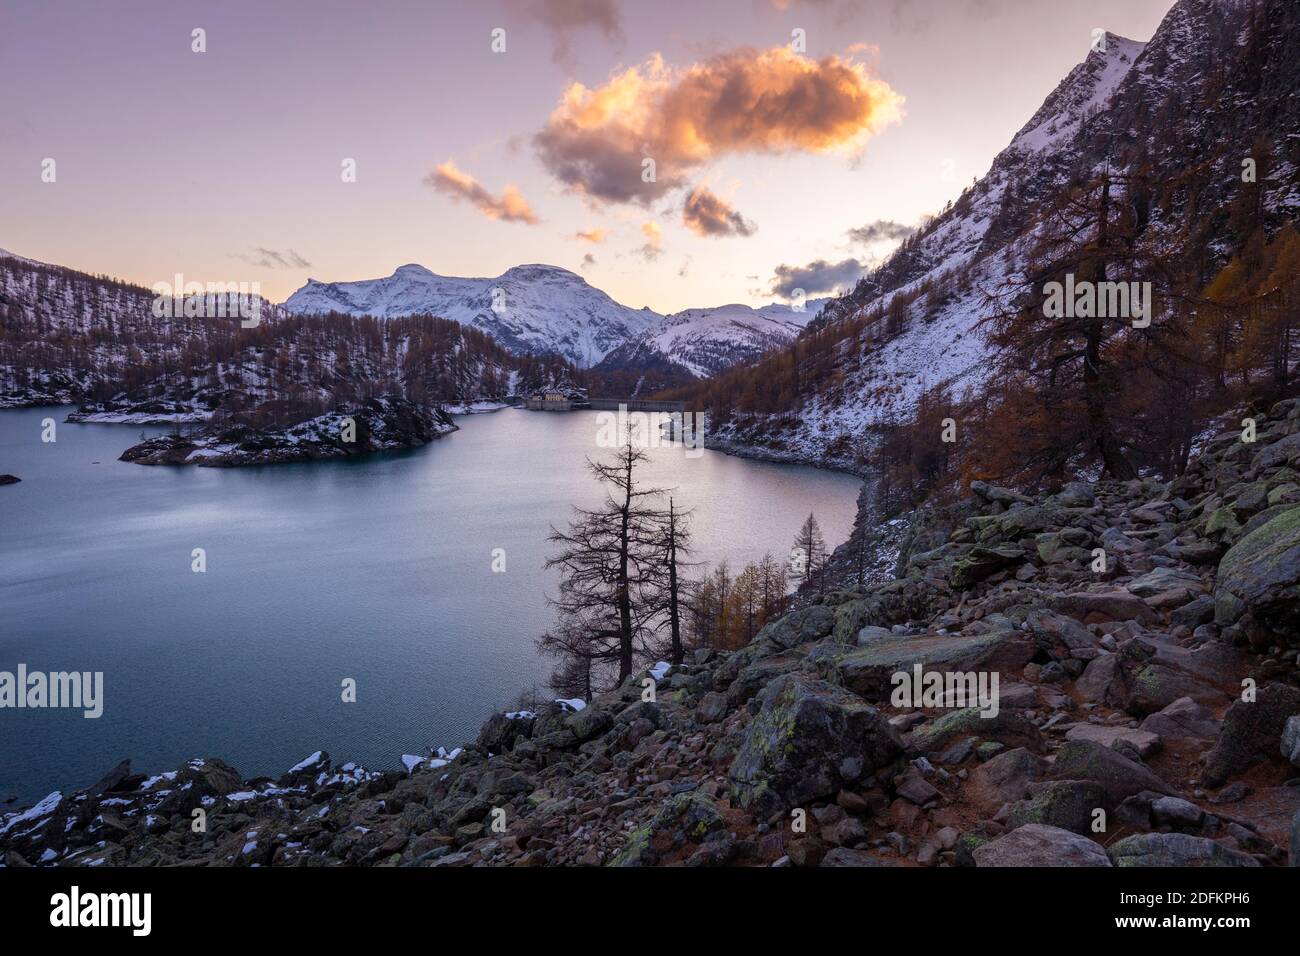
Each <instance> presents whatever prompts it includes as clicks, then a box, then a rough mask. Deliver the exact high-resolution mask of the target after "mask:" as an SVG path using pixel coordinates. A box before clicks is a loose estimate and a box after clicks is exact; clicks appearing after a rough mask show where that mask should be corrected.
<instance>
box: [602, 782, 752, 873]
mask: <svg viewBox="0 0 1300 956" xmlns="http://www.w3.org/2000/svg"><path fill="white" fill-rule="evenodd" d="M725 828H726V821H725V820H724V819H723V817H722V813H721V811H719V810H718V807H717V804H715V803H714V802H713V801H712V800H711V799H710V798H709V797H708V796H706V795H705V794H703V793H701V792H700V791H698V790H692V791H690V792H689V793H679V794H677V795H676V796H675V797H672V798H671V799H670V800H669V801H668V802H667V803H665V804H664V805H663V807H662V808H661V809H660V810H659V812H658V813H656V814H655V816H654V819H653V820H651V821H650V823H649V824H647V825H646V826H644V827H641V828H640V829H638V830H636V831H635V832H634V833H633V834H632V835H631V836H630V837H628V841H627V844H626V846H624V848H623V850H622V851H621V852H620V853H619V854H618V855H617V856H615V857H614V858H613V859H612V860H610V862H609V864H608V865H609V866H618V867H628V866H653V865H654V864H656V863H658V862H659V860H660V858H661V857H662V856H663V855H664V854H667V853H672V852H674V851H678V850H681V849H683V848H684V847H686V846H687V845H688V844H698V843H702V842H703V841H704V840H705V838H706V837H708V836H709V835H710V834H712V833H715V832H717V831H722V830H725Z"/></svg>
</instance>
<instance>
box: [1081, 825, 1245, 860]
mask: <svg viewBox="0 0 1300 956" xmlns="http://www.w3.org/2000/svg"><path fill="white" fill-rule="evenodd" d="M1106 852H1107V853H1108V854H1109V856H1110V859H1111V861H1112V862H1113V863H1114V864H1115V865H1116V866H1119V867H1142V866H1204V867H1239V866H1259V861H1258V860H1256V859H1255V858H1254V857H1253V856H1250V855H1249V854H1247V853H1242V852H1241V851H1240V850H1232V849H1229V848H1228V847H1226V846H1223V845H1222V844H1219V843H1215V842H1214V841H1213V840H1209V839H1206V838H1205V837H1198V836H1192V835H1190V834H1187V833H1135V834H1134V835H1133V836H1128V837H1125V838H1124V839H1122V840H1118V841H1116V842H1115V843H1113V844H1112V845H1111V846H1110V848H1109V849H1108V850H1107V851H1106Z"/></svg>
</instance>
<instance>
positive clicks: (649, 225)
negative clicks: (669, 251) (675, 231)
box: [638, 220, 664, 262]
mask: <svg viewBox="0 0 1300 956" xmlns="http://www.w3.org/2000/svg"><path fill="white" fill-rule="evenodd" d="M641 232H642V233H643V234H644V235H645V245H644V246H642V247H641V248H640V249H639V250H638V251H639V252H640V253H641V255H642V256H643V257H644V258H645V261H646V262H652V261H653V260H655V259H658V258H659V254H660V253H662V252H663V251H664V234H663V232H662V231H661V230H660V229H659V224H658V223H657V222H654V221H653V220H652V221H650V222H646V223H643V224H642V226H641Z"/></svg>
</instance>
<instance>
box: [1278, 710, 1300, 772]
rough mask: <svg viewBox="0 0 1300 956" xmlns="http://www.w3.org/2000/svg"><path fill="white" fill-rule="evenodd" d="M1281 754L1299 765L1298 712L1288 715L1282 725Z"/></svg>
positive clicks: (1299, 719) (1299, 721)
mask: <svg viewBox="0 0 1300 956" xmlns="http://www.w3.org/2000/svg"><path fill="white" fill-rule="evenodd" d="M1282 756H1283V757H1285V758H1286V759H1287V760H1289V761H1290V762H1291V763H1292V764H1294V765H1295V766H1297V767H1300V714H1297V715H1296V716H1294V717H1288V718H1287V720H1286V724H1285V725H1284V726H1283V727H1282Z"/></svg>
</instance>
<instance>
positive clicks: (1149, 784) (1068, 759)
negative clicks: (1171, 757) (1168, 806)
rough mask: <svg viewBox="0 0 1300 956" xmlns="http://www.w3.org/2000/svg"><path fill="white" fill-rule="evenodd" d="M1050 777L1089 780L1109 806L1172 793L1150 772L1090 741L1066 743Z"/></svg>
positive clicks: (1121, 755)
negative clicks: (1139, 796)
mask: <svg viewBox="0 0 1300 956" xmlns="http://www.w3.org/2000/svg"><path fill="white" fill-rule="evenodd" d="M1049 776H1050V777H1051V778H1052V779H1054V780H1091V781H1093V782H1095V783H1099V784H1101V785H1102V787H1103V788H1104V789H1105V791H1106V796H1107V799H1108V800H1109V801H1110V803H1111V805H1117V804H1119V803H1120V801H1122V800H1123V799H1124V798H1125V797H1131V796H1133V795H1135V794H1138V793H1141V792H1142V791H1143V790H1151V791H1154V792H1156V793H1171V792H1172V789H1171V788H1170V786H1169V784H1167V783H1165V782H1164V781H1163V780H1161V779H1160V778H1159V777H1158V776H1156V775H1155V774H1154V773H1152V772H1151V771H1150V770H1149V769H1147V768H1146V767H1144V766H1143V765H1142V764H1140V763H1137V762H1136V761H1133V760H1130V759H1129V758H1128V757H1125V756H1124V755H1123V754H1121V753H1119V752H1118V751H1115V750H1112V749H1111V748H1110V747H1103V746H1102V745H1101V744H1099V743H1096V742H1095V741H1091V740H1075V741H1071V742H1068V743H1066V745H1065V746H1064V747H1062V748H1061V749H1060V751H1058V752H1057V754H1056V761H1055V763H1053V764H1052V769H1051V772H1050V773H1049Z"/></svg>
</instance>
